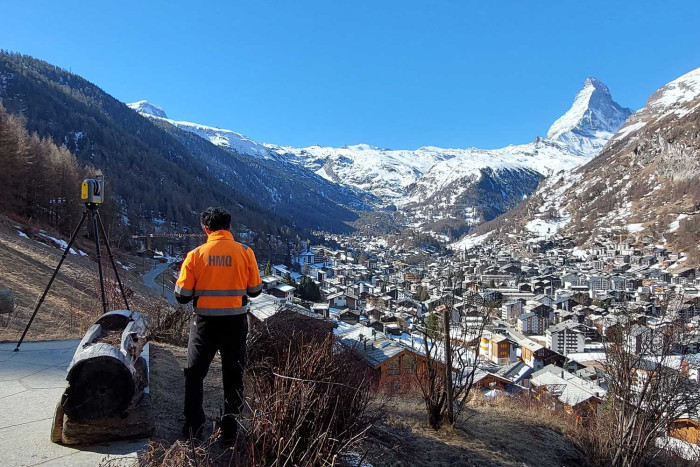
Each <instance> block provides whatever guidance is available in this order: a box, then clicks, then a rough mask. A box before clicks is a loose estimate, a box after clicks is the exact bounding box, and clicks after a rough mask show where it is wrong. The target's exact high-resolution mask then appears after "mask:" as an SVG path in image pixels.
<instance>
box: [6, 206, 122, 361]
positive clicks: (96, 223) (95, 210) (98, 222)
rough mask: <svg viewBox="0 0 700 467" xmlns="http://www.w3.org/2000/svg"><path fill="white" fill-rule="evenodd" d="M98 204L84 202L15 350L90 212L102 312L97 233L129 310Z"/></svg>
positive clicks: (103, 311) (102, 290)
mask: <svg viewBox="0 0 700 467" xmlns="http://www.w3.org/2000/svg"><path fill="white" fill-rule="evenodd" d="M99 205H100V203H94V202H86V203H85V212H83V217H81V218H80V222H79V223H78V227H77V228H76V229H75V232H73V235H72V236H71V238H70V241H69V242H68V245H66V249H65V250H64V252H63V256H61V260H60V261H59V262H58V266H56V269H54V271H53V275H52V276H51V279H50V280H49V283H48V285H47V286H46V289H44V293H43V294H41V297H40V298H39V301H38V302H37V303H36V306H35V307H34V313H32V317H31V318H29V323H27V327H26V328H25V329H24V332H23V333H22V337H21V338H20V340H19V342H17V347H16V348H15V352H17V351H19V346H20V345H22V341H24V338H25V336H26V335H27V331H29V327H30V326H31V325H32V322H33V321H34V318H35V317H36V314H37V312H38V311H39V307H40V306H41V304H42V303H43V302H44V299H45V298H46V294H47V293H48V292H49V289H50V288H51V284H53V281H54V279H55V278H56V275H57V274H58V270H59V269H60V268H61V265H62V264H63V260H65V259H66V256H68V252H69V251H70V249H71V245H72V244H73V242H74V241H75V239H76V237H77V236H78V233H79V232H80V228H81V227H82V226H83V222H85V219H86V218H87V216H88V214H90V216H91V218H92V228H93V235H94V237H95V250H96V251H97V270H98V272H99V275H100V292H101V293H102V313H107V298H106V297H105V283H104V276H103V275H102V254H101V252H100V235H99V234H102V237H103V238H104V241H105V246H106V247H107V254H108V255H109V260H110V262H111V263H112V268H113V269H114V275H115V276H116V277H117V283H118V284H119V290H120V291H121V294H122V298H123V299H124V304H125V305H126V309H127V310H129V311H131V308H129V302H128V301H127V299H126V293H125V292H124V286H123V285H122V281H121V279H120V278H119V272H118V271H117V263H115V261H114V255H112V249H111V248H110V247H109V241H108V240H107V233H106V232H105V228H104V225H103V224H102V218H101V217H100V211H99ZM132 314H133V312H132ZM129 318H130V319H131V315H130V316H129Z"/></svg>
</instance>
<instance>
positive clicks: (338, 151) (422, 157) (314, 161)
mask: <svg viewBox="0 0 700 467" xmlns="http://www.w3.org/2000/svg"><path fill="white" fill-rule="evenodd" d="M268 147H270V148H271V149H273V150H275V151H276V152H277V153H279V154H281V155H284V156H285V157H287V158H289V159H290V160H293V161H296V162H297V163H299V164H302V165H304V166H305V167H307V168H309V169H310V170H313V171H314V172H316V173H317V174H319V175H320V176H322V177H323V178H325V179H327V180H330V181H333V182H335V183H339V184H341V185H346V186H349V187H351V188H355V189H359V190H363V191H368V192H370V193H372V194H373V195H375V196H377V197H379V198H380V199H382V200H384V201H385V202H392V201H394V200H396V199H398V198H400V197H401V196H403V195H404V194H405V189H406V187H408V186H409V185H410V184H411V183H413V182H415V181H416V180H418V178H420V177H421V176H422V175H423V174H424V173H425V172H426V171H427V170H429V169H430V168H431V167H432V166H433V165H435V164H436V163H437V162H440V161H442V160H446V159H450V158H452V157H454V154H452V153H451V152H450V150H444V149H440V148H432V147H424V148H420V149H418V150H415V151H410V150H405V151H404V150H391V149H380V148H376V147H373V146H369V145H367V144H358V145H353V146H343V147H340V148H333V147H321V146H311V147H307V148H293V147H290V146H273V145H268Z"/></svg>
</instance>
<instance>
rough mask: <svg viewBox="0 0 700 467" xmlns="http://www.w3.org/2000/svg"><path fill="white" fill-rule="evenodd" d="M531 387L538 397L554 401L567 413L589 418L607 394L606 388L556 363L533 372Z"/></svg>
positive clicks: (556, 405)
mask: <svg viewBox="0 0 700 467" xmlns="http://www.w3.org/2000/svg"><path fill="white" fill-rule="evenodd" d="M530 387H531V388H532V391H533V393H534V395H535V397H536V398H538V399H540V400H543V401H553V402H554V404H555V407H561V408H563V410H564V411H565V412H566V413H570V414H576V415H579V416H581V417H582V418H587V417H589V416H591V415H593V414H595V413H596V412H597V410H598V405H599V404H600V403H601V402H602V399H603V397H604V396H605V393H606V391H605V389H603V388H601V387H600V386H598V385H597V384H596V383H594V382H591V381H585V380H583V379H581V378H579V377H578V376H576V375H574V374H572V373H569V372H568V371H566V370H564V369H563V368H560V367H558V366H555V365H547V366H546V367H544V368H542V369H541V370H539V371H536V372H534V373H532V376H531V378H530Z"/></svg>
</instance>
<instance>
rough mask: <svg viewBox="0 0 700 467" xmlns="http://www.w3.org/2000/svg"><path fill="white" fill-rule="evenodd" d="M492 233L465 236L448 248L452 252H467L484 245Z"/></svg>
mask: <svg viewBox="0 0 700 467" xmlns="http://www.w3.org/2000/svg"><path fill="white" fill-rule="evenodd" d="M492 233H493V231H491V232H487V233H485V234H483V235H476V236H472V235H467V236H466V237H464V238H463V239H461V240H458V241H456V242H455V243H453V244H451V245H450V248H452V249H453V250H469V249H471V248H474V247H475V246H477V245H481V244H482V243H484V242H485V241H486V240H487V239H488V238H489V237H490V236H491V234H492Z"/></svg>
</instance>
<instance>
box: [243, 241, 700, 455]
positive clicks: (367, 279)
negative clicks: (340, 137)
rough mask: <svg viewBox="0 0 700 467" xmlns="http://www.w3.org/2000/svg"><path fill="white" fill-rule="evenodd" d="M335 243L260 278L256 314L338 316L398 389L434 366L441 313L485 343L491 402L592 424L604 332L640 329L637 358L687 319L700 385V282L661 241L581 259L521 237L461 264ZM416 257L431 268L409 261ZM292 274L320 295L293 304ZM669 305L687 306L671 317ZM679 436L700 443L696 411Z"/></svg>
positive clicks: (605, 248) (612, 247) (480, 375)
mask: <svg viewBox="0 0 700 467" xmlns="http://www.w3.org/2000/svg"><path fill="white" fill-rule="evenodd" d="M334 240H336V241H337V242H338V244H340V245H341V247H342V248H341V249H339V250H335V251H334V250H331V249H328V248H325V247H321V246H311V247H309V248H304V250H303V251H301V252H300V253H299V254H297V255H295V256H294V258H293V262H294V267H293V268H288V267H285V266H284V265H274V266H272V268H271V271H272V274H270V275H267V276H265V277H263V283H264V284H265V285H264V288H265V291H266V293H267V294H269V295H268V296H267V297H265V296H262V298H259V299H254V300H252V305H251V313H252V314H253V315H255V316H256V317H258V318H259V319H261V320H264V319H266V318H267V317H269V316H271V315H272V314H274V313H275V312H276V311H278V310H280V309H282V308H285V307H286V308H290V309H294V310H297V311H299V312H302V313H307V314H308V313H310V314H313V315H315V316H317V317H319V318H323V319H327V320H331V321H332V322H333V323H334V324H335V326H336V329H335V333H336V337H337V338H338V339H339V340H340V342H342V343H343V344H345V345H347V346H350V347H352V348H353V349H356V350H357V351H358V353H359V354H360V355H362V356H363V358H364V359H365V360H366V362H367V364H368V365H369V366H371V367H372V368H373V369H374V370H375V371H376V374H377V375H378V376H379V380H380V381H381V384H386V385H388V386H390V387H392V388H393V390H394V391H400V390H401V389H402V387H403V385H404V384H410V382H411V381H412V380H414V379H415V378H416V374H418V375H420V374H421V372H420V371H418V372H417V371H416V364H415V362H416V361H417V362H419V363H418V365H419V366H420V362H421V360H422V359H424V358H425V348H424V347H423V346H422V345H421V344H420V343H421V342H422V339H425V338H426V337H425V334H424V333H423V332H418V330H419V329H420V328H423V327H425V325H426V323H427V322H429V321H430V320H431V316H432V317H434V318H437V320H442V317H443V312H444V311H445V308H448V310H449V315H446V316H449V317H450V320H451V323H450V325H451V327H452V328H453V331H454V330H458V331H457V334H460V331H459V330H461V331H462V332H463V333H466V334H467V335H469V334H471V336H472V337H478V339H476V340H474V339H472V340H468V341H467V342H463V343H464V344H465V345H467V346H469V347H470V348H471V349H472V352H473V353H474V354H476V359H475V360H474V361H475V362H476V367H477V371H476V373H475V377H474V386H475V387H478V388H479V389H480V390H481V391H486V392H488V393H491V394H492V395H493V394H495V393H497V392H503V393H507V394H511V395H515V394H520V393H523V392H529V393H530V394H531V395H532V396H533V397H537V398H541V397H545V396H546V397H547V398H548V400H551V401H552V402H553V404H554V405H556V406H557V407H559V408H561V409H563V410H565V411H567V412H568V413H573V414H577V415H578V416H580V417H584V418H585V417H586V416H587V414H588V413H589V411H591V410H595V409H596V408H597V407H598V405H599V404H601V403H602V402H603V401H604V400H605V397H606V390H607V383H606V376H605V374H604V372H603V371H602V366H601V363H603V362H604V361H605V347H604V342H605V339H606V336H607V335H608V333H609V332H610V330H611V329H614V328H615V326H616V324H618V323H620V322H625V321H626V320H634V321H635V322H637V323H639V327H638V333H637V340H634V341H630V342H629V346H630V350H631V351H637V352H638V351H639V346H640V342H641V340H642V336H643V335H644V333H645V332H646V331H648V330H650V329H658V328H660V327H663V326H665V325H668V324H669V323H671V322H672V321H676V320H682V322H683V323H684V326H685V327H686V328H687V330H688V331H689V333H690V336H691V338H690V339H689V340H687V342H686V345H687V347H686V348H682V349H681V348H679V349H676V350H677V351H678V353H679V354H683V353H685V354H693V355H690V356H689V357H690V358H686V362H687V364H686V365H685V366H684V367H683V368H682V369H680V371H682V372H684V373H685V374H686V375H687V377H688V378H689V379H690V380H692V381H696V382H700V353H698V352H700V307H699V306H698V298H700V292H699V291H700V274H699V273H698V271H697V269H695V268H692V267H684V266H683V263H684V260H685V258H684V256H683V254H680V253H678V252H673V251H668V250H666V249H665V248H663V247H660V246H657V245H655V244H653V243H650V240H651V239H650V238H644V237H640V238H629V239H611V238H600V239H598V241H597V242H596V245H595V246H593V247H591V248H587V249H579V248H575V247H574V245H573V243H572V242H571V240H570V239H569V238H566V237H563V236H560V235H553V236H552V237H551V238H546V239H542V238H533V237H530V238H527V237H523V238H519V239H517V241H516V242H515V243H508V244H505V243H504V244H501V243H499V242H498V241H493V242H489V243H488V244H484V245H477V246H474V247H472V248H470V249H465V250H462V251H457V252H455V254H454V255H440V254H439V252H437V250H435V249H433V248H423V249H415V250H407V251H406V250H401V249H395V248H389V247H387V246H386V244H385V242H383V241H379V240H376V239H372V238H368V237H341V236H338V237H335V238H334ZM416 257H422V258H423V260H422V261H421V262H419V263H418V264H416V262H415V261H414V262H413V264H409V262H410V261H411V260H410V258H416ZM285 277H287V280H286V282H289V278H291V279H293V280H294V281H296V282H299V281H301V280H302V278H303V277H307V278H309V279H311V280H313V281H314V282H315V283H316V284H317V285H318V287H319V288H320V290H321V292H322V297H323V299H322V300H321V301H320V302H317V303H305V302H303V301H302V300H300V299H298V298H296V297H295V296H294V293H295V289H294V287H293V286H291V285H289V284H287V283H285ZM671 296H673V297H675V298H676V302H675V305H674V306H673V310H667V306H668V307H670V305H667V304H668V303H669V302H668V298H669V297H671ZM475 303H479V304H487V306H481V307H477V306H475V305H474V304H475ZM475 323H476V324H477V325H476V326H475ZM475 330H478V336H476V335H475V334H474V332H475ZM635 346H636V347H635ZM477 347H478V349H477ZM648 358H649V359H653V358H654V355H649V356H648ZM409 361H410V362H412V364H411V365H409V364H407V363H406V362H409ZM638 371H643V369H642V368H639V369H638ZM669 433H670V435H671V436H674V437H676V438H678V439H680V440H683V441H686V442H689V443H697V441H698V436H699V434H700V419H699V418H698V416H697V414H689V415H688V418H685V419H679V420H677V421H676V422H675V423H674V424H673V426H672V428H671V430H670V431H669Z"/></svg>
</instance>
